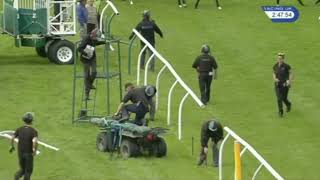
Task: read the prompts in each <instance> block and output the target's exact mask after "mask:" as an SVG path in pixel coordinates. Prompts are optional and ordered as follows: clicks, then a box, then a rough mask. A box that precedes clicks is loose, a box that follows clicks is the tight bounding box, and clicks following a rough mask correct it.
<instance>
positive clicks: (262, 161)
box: [219, 127, 284, 180]
mask: <svg viewBox="0 0 320 180" xmlns="http://www.w3.org/2000/svg"><path fill="white" fill-rule="evenodd" d="M224 130H225V131H226V132H227V135H226V137H225V138H224V140H223V141H222V143H221V146H220V152H219V180H223V174H222V160H223V158H222V156H223V148H224V144H225V142H226V141H227V140H228V138H229V137H230V136H231V137H232V138H234V139H235V140H236V141H238V142H239V143H240V144H241V145H242V146H243V147H244V148H243V149H242V151H241V153H240V157H242V155H243V154H244V153H245V152H246V151H249V152H250V153H251V154H252V155H253V156H254V157H255V158H256V159H257V160H258V161H259V162H260V165H259V166H258V168H257V169H256V170H255V172H254V174H253V176H252V180H255V179H256V177H257V175H258V173H259V171H260V170H261V168H262V167H265V168H266V169H267V170H268V171H269V172H270V173H271V174H272V176H273V177H274V178H275V179H277V180H284V179H283V178H282V177H281V176H280V175H279V173H277V172H276V171H275V170H274V169H273V168H272V166H271V165H270V164H269V163H268V162H267V161H266V160H265V159H264V158H263V157H262V156H261V155H260V154H259V153H258V152H257V151H256V150H255V149H254V148H253V147H252V146H251V145H250V144H248V143H247V142H246V141H245V140H243V139H242V138H241V137H240V136H238V135H237V134H236V133H235V132H233V131H232V130H231V129H230V128H228V127H224Z"/></svg>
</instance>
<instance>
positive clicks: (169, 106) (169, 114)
mask: <svg viewBox="0 0 320 180" xmlns="http://www.w3.org/2000/svg"><path fill="white" fill-rule="evenodd" d="M177 83H178V80H176V81H175V82H174V83H173V84H172V86H171V88H170V90H169V94H168V112H167V124H168V125H170V122H171V120H170V118H171V112H170V111H171V94H172V91H173V88H174V87H175V86H176V85H177Z"/></svg>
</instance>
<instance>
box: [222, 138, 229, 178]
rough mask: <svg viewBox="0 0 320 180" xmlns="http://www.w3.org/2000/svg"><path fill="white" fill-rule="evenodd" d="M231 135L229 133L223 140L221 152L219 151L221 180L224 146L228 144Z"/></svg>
mask: <svg viewBox="0 0 320 180" xmlns="http://www.w3.org/2000/svg"><path fill="white" fill-rule="evenodd" d="M229 136H230V134H229V133H228V134H227V136H226V137H225V138H224V139H223V141H222V143H221V145H220V150H219V180H222V178H223V177H222V176H223V175H222V156H223V148H224V144H225V143H226V141H227V140H228V138H229Z"/></svg>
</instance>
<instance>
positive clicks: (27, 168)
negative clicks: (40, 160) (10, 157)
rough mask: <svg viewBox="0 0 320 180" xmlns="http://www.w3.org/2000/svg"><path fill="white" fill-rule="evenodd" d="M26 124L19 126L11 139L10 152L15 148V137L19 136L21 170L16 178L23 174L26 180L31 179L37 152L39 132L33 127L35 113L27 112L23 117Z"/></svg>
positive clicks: (16, 179)
mask: <svg viewBox="0 0 320 180" xmlns="http://www.w3.org/2000/svg"><path fill="white" fill-rule="evenodd" d="M22 120H23V121H24V123H25V125H24V126H22V127H20V128H18V129H17V130H16V131H15V132H14V134H13V137H12V139H11V148H10V153H12V152H13V151H14V150H15V147H14V139H15V138H18V140H19V141H18V158H19V166H20V169H19V171H17V172H16V174H15V176H14V180H19V179H20V178H21V177H22V176H23V177H24V180H30V178H31V175H32V172H33V156H34V155H35V154H36V152H37V147H38V132H37V130H35V129H34V128H33V127H32V121H33V114H32V113H30V112H27V113H25V114H24V116H23V117H22Z"/></svg>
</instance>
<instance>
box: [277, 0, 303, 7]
mask: <svg viewBox="0 0 320 180" xmlns="http://www.w3.org/2000/svg"><path fill="white" fill-rule="evenodd" d="M298 2H299V4H300V5H301V6H304V4H303V2H302V0H298ZM279 4H280V0H277V5H278V6H279Z"/></svg>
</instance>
